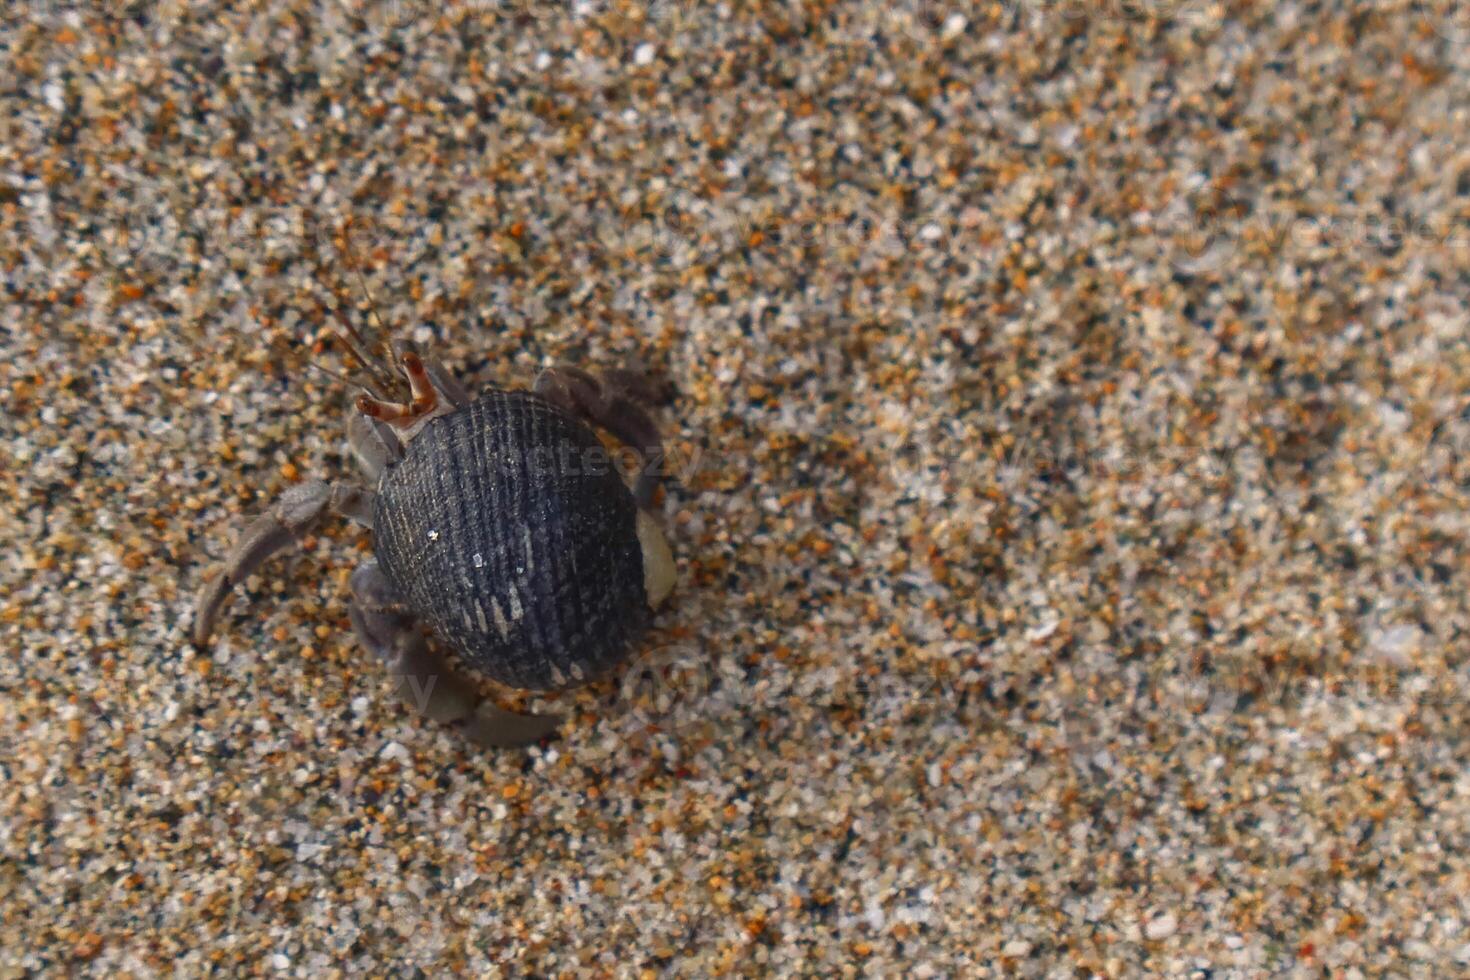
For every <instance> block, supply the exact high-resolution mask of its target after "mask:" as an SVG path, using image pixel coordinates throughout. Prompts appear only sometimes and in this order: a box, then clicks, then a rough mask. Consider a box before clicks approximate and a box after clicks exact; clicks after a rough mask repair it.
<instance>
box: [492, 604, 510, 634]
mask: <svg viewBox="0 0 1470 980" xmlns="http://www.w3.org/2000/svg"><path fill="white" fill-rule="evenodd" d="M490 612H491V614H492V615H493V616H494V617H495V628H496V629H497V630H499V631H500V638H501V639H502V640H505V639H509V638H510V623H509V622H508V621H507V620H506V618H505V612H504V610H502V609H501V608H500V603H499V601H497V600H496V598H495V597H494V596H491V597H490Z"/></svg>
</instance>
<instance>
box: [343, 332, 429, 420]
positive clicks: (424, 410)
mask: <svg viewBox="0 0 1470 980" xmlns="http://www.w3.org/2000/svg"><path fill="white" fill-rule="evenodd" d="M399 363H400V364H402V365H403V373H404V374H406V375H407V376H408V387H409V390H410V392H411V393H412V396H413V397H412V400H411V401H410V402H409V403H408V404H407V405H405V404H403V403H402V402H390V401H384V400H382V399H380V398H374V397H373V396H372V395H368V394H362V395H358V396H357V410H358V411H359V412H361V413H362V414H364V415H366V416H367V417H368V418H370V419H376V420H377V421H379V422H388V423H390V424H392V425H394V426H397V427H399V428H403V429H407V428H410V427H412V426H415V425H417V424H418V423H420V422H424V421H427V420H428V418H429V417H430V416H432V415H433V414H434V413H435V412H436V411H437V410H438V409H439V407H440V406H439V392H438V391H437V390H436V389H435V388H434V385H433V384H432V383H431V382H430V381H429V372H428V371H427V370H425V368H424V362H423V361H422V360H420V359H419V356H418V354H416V353H414V352H413V351H412V350H405V351H404V352H403V354H402V356H401V357H400V358H399Z"/></svg>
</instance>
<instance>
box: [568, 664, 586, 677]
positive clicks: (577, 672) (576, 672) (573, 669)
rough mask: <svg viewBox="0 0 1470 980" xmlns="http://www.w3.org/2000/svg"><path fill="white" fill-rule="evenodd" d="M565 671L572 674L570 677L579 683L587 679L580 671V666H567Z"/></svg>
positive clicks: (583, 672)
mask: <svg viewBox="0 0 1470 980" xmlns="http://www.w3.org/2000/svg"><path fill="white" fill-rule="evenodd" d="M567 669H568V670H570V671H571V672H572V676H573V677H575V678H576V679H577V680H579V681H580V680H584V679H585V678H586V677H587V673H586V672H585V671H584V670H582V665H581V664H576V663H574V664H568V665H567Z"/></svg>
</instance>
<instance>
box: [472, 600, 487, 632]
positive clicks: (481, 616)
mask: <svg viewBox="0 0 1470 980" xmlns="http://www.w3.org/2000/svg"><path fill="white" fill-rule="evenodd" d="M475 621H476V622H478V623H479V624H480V632H481V633H488V632H490V624H489V623H488V622H486V621H485V607H484V606H482V605H480V604H479V603H478V602H477V603H475Z"/></svg>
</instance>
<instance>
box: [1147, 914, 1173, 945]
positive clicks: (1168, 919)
mask: <svg viewBox="0 0 1470 980" xmlns="http://www.w3.org/2000/svg"><path fill="white" fill-rule="evenodd" d="M1178 930H1179V920H1178V919H1176V918H1174V913H1172V912H1164V913H1161V914H1159V915H1156V916H1154V917H1153V918H1151V919H1149V920H1148V921H1147V922H1145V923H1144V925H1143V934H1144V935H1145V936H1147V937H1148V938H1149V939H1153V940H1159V939H1168V938H1169V937H1170V936H1172V935H1174V933H1175V932H1177V931H1178Z"/></svg>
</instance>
